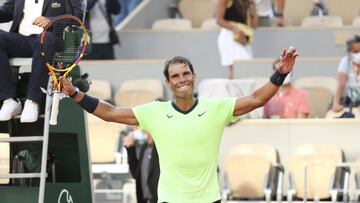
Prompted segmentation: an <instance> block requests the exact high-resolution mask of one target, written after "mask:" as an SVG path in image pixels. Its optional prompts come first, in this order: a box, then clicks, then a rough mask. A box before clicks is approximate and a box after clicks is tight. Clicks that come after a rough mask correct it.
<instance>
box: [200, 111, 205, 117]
mask: <svg viewBox="0 0 360 203" xmlns="http://www.w3.org/2000/svg"><path fill="white" fill-rule="evenodd" d="M205 113H206V111H204V112H202V113H199V114H198V116H199V117H201V116H203V115H204V114H205Z"/></svg>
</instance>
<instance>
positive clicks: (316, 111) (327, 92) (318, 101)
mask: <svg viewBox="0 0 360 203" xmlns="http://www.w3.org/2000/svg"><path fill="white" fill-rule="evenodd" d="M294 85H295V87H297V88H300V89H302V90H304V91H306V92H307V93H308V95H309V100H310V101H309V103H310V114H309V116H308V117H309V118H314V117H315V118H317V117H319V118H324V117H325V115H326V113H327V111H328V108H329V104H330V103H331V101H332V98H333V96H334V94H335V91H336V86H337V81H336V79H335V78H332V77H321V76H319V77H303V78H299V79H297V80H296V81H295V83H294Z"/></svg>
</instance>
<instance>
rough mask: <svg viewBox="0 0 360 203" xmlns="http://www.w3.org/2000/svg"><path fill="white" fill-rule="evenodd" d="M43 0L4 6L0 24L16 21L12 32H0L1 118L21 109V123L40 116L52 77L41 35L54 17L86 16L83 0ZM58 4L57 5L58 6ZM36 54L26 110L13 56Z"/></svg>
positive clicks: (11, 0) (15, 0)
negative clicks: (14, 74) (14, 73)
mask: <svg viewBox="0 0 360 203" xmlns="http://www.w3.org/2000/svg"><path fill="white" fill-rule="evenodd" d="M45 2H47V1H43V0H39V1H34V0H22V1H18V0H7V1H5V3H4V4H3V5H2V6H0V23H3V22H9V21H13V23H12V26H11V28H10V32H0V101H3V105H2V107H1V109H0V121H6V120H10V119H11V118H12V117H13V116H14V115H17V114H19V113H20V112H21V111H22V113H21V118H20V122H23V123H30V122H35V121H37V119H38V114H39V105H40V104H41V103H43V102H44V100H45V94H44V93H43V92H42V91H41V89H40V87H43V88H45V89H46V86H47V81H48V78H49V74H48V70H47V68H46V66H45V63H44V61H43V59H42V58H41V56H40V51H41V47H40V37H39V34H40V33H41V32H42V31H43V28H44V27H45V26H46V25H47V24H48V23H49V22H50V18H51V17H55V16H57V15H63V14H72V15H74V16H76V17H78V18H80V19H82V15H83V10H82V0H68V1H61V2H64V3H56V2H55V3H52V2H51V3H49V2H47V3H45ZM55 4H56V5H55ZM14 57H33V61H32V65H31V77H30V79H29V83H28V87H27V94H26V101H25V105H24V108H23V110H22V105H21V102H20V100H19V99H18V98H17V95H16V88H15V85H14V82H13V81H12V78H13V77H12V72H11V67H10V65H9V58H14Z"/></svg>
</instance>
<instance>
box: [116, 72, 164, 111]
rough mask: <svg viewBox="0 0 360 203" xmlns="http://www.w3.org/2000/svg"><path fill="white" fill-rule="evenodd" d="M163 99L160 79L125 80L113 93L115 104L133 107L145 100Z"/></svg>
mask: <svg viewBox="0 0 360 203" xmlns="http://www.w3.org/2000/svg"><path fill="white" fill-rule="evenodd" d="M157 99H164V87H163V84H162V82H161V81H160V80H156V79H139V80H125V81H123V83H122V84H121V86H120V88H119V90H118V91H117V92H116V93H115V104H116V105H118V106H126V107H133V106H136V105H140V104H144V103H147V102H151V101H155V100H157Z"/></svg>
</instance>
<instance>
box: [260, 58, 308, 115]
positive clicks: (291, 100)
mask: <svg viewBox="0 0 360 203" xmlns="http://www.w3.org/2000/svg"><path fill="white" fill-rule="evenodd" d="M279 61H280V59H279V60H276V61H274V63H273V70H276V66H277V64H278V63H279ZM292 76H293V72H290V73H289V74H288V75H287V76H286V78H285V80H284V83H283V84H282V85H281V87H280V89H279V91H278V92H277V93H276V94H275V95H274V97H273V98H271V100H270V101H268V102H267V103H266V104H265V106H264V118H306V117H307V116H308V115H309V111H310V110H309V96H308V94H307V93H306V92H305V91H303V90H301V89H298V88H296V87H294V86H293V85H292V84H291V82H292Z"/></svg>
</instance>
